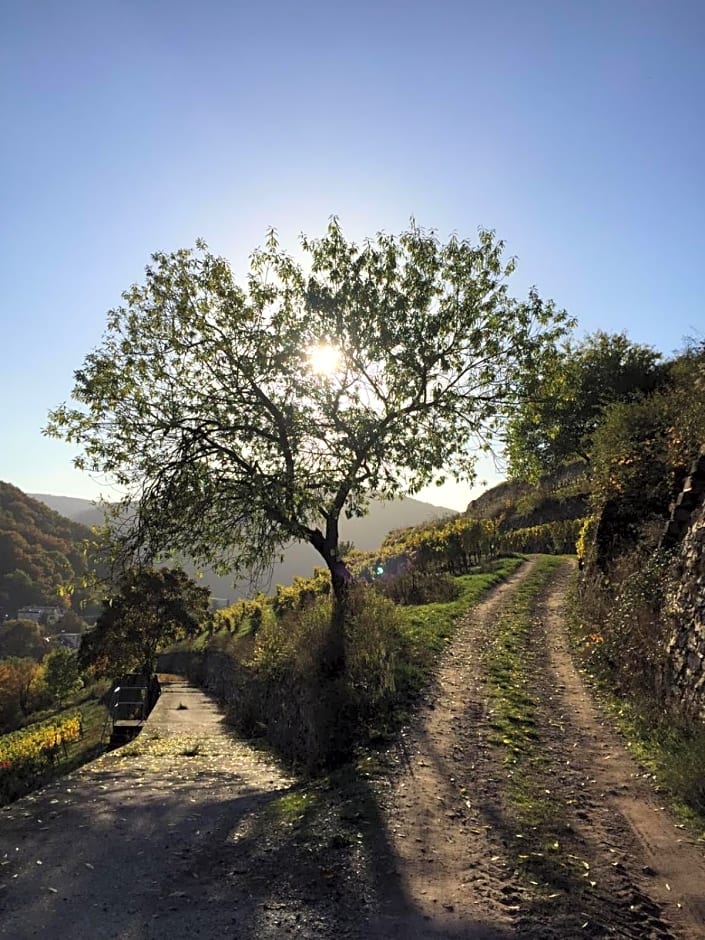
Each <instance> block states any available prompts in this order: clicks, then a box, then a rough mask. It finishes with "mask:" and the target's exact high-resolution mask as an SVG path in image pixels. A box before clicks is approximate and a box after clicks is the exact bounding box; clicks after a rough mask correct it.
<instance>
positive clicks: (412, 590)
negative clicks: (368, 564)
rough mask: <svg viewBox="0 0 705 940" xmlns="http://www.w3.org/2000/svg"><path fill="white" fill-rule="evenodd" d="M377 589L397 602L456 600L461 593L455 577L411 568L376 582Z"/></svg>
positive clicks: (420, 602) (426, 602) (422, 602)
mask: <svg viewBox="0 0 705 940" xmlns="http://www.w3.org/2000/svg"><path fill="white" fill-rule="evenodd" d="M375 587H376V588H377V590H378V591H379V592H380V593H381V594H383V595H384V596H385V597H387V598H389V599H390V600H391V601H393V602H394V603H395V604H402V605H407V604H433V603H446V602H448V601H454V600H455V599H456V598H457V597H458V595H459V594H460V588H459V587H458V583H457V581H456V580H455V578H452V577H451V576H450V575H449V574H444V573H442V572H430V571H419V570H418V569H417V568H410V569H408V570H406V571H404V572H402V573H401V574H399V575H397V576H396V577H392V578H388V579H384V580H379V581H377V582H375Z"/></svg>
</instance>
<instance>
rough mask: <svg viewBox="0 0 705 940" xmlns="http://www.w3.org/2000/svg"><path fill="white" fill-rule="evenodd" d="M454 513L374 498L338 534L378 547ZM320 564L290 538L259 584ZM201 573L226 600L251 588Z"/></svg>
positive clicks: (68, 500) (59, 505)
mask: <svg viewBox="0 0 705 940" xmlns="http://www.w3.org/2000/svg"><path fill="white" fill-rule="evenodd" d="M32 498H33V499H36V500H39V501H41V502H43V503H44V504H45V505H47V506H49V507H50V508H51V509H53V510H55V511H56V512H59V513H61V515H63V516H65V517H66V518H67V519H71V520H73V521H75V522H80V523H82V524H83V525H87V526H92V525H101V524H102V522H103V511H102V509H101V508H100V506H99V505H96V504H95V503H94V502H92V501H91V500H88V499H79V498H76V497H73V496H54V495H50V494H47V493H35V494H33V495H32ZM455 515H457V513H456V512H455V511H454V510H452V509H447V508H445V507H442V506H434V505H433V504H431V503H424V502H422V501H421V500H418V499H412V498H411V497H404V498H402V499H398V500H392V501H389V502H382V501H379V500H376V501H373V502H372V503H371V505H370V510H369V512H368V513H367V515H366V516H363V517H362V518H360V519H341V522H340V537H341V539H344V540H345V541H350V542H353V543H354V545H355V547H356V548H359V549H361V550H372V549H375V548H379V546H380V545H381V544H382V542H383V541H384V538H385V536H386V535H387V534H388V533H389V532H392V531H394V530H395V529H406V528H409V527H410V526H415V525H420V524H421V523H424V522H430V521H432V520H434V519H442V518H445V517H449V516H455ZM322 565H323V559H322V558H321V557H320V555H319V554H318V552H316V551H315V549H314V548H312V547H311V546H310V545H307V544H304V543H301V542H292V543H291V544H290V545H289V546H288V547H287V548H286V549H285V552H284V560H283V561H282V562H281V563H277V564H275V565H274V566H273V569H272V575H271V578H268V579H267V581H266V583H263V584H262V585H261V588H262V590H264V591H265V592H269V591H270V590H273V589H274V587H275V586H276V585H277V584H284V585H286V584H291V582H292V581H293V580H294V577H296V576H297V575H300V576H302V577H307V576H308V575H310V574H312V573H313V569H314V568H315V567H319V566H322ZM185 567H186V570H187V571H190V572H191V573H195V572H196V571H197V569H196V568H195V567H194V566H193V565H186V566H185ZM202 577H203V582H204V583H205V584H207V585H208V587H209V588H210V590H211V592H212V593H213V594H214V595H215V596H216V597H221V598H226V599H227V600H228V601H233V600H235V599H237V598H238V597H244V596H246V595H247V594H248V593H250V590H251V589H250V585H249V583H241V584H240V585H239V586H238V587H234V586H233V581H232V578H230V577H221V576H219V575H217V574H215V572H213V571H211V570H210V569H202Z"/></svg>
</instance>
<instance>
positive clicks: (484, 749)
mask: <svg viewBox="0 0 705 940" xmlns="http://www.w3.org/2000/svg"><path fill="white" fill-rule="evenodd" d="M535 565H536V562H535V560H531V561H529V563H528V564H527V565H525V566H523V568H522V569H520V571H519V572H517V574H515V575H514V577H513V578H511V579H510V580H509V581H508V582H506V583H505V584H504V585H502V586H501V587H500V588H498V589H497V590H496V591H494V592H493V593H492V594H491V596H490V597H489V598H488V599H487V600H486V601H485V602H484V603H482V604H480V605H479V606H478V607H476V608H474V609H473V610H472V611H470V612H469V613H468V614H467V615H466V617H465V618H464V619H463V621H462V622H461V624H460V625H459V627H458V630H457V632H456V635H455V637H454V639H453V641H452V643H451V644H450V646H449V648H448V650H447V651H446V653H445V654H444V656H443V658H442V661H441V664H440V667H439V672H438V678H437V681H436V683H435V685H434V687H433V689H432V690H431V691H430V693H429V695H428V698H427V702H426V705H425V707H424V708H423V709H422V710H421V712H420V714H419V715H418V716H417V719H416V721H415V722H414V723H413V725H412V727H411V728H410V729H409V730H408V731H407V732H406V734H405V735H404V736H403V740H402V745H401V748H400V750H399V752H398V754H397V766H396V768H395V771H394V773H393V774H392V780H391V785H390V789H389V791H388V792H387V793H386V794H384V795H383V797H382V800H381V803H382V814H381V816H382V819H383V820H384V821H385V826H386V837H387V839H388V843H387V844H388V847H389V848H390V849H391V852H392V856H393V857H394V859H395V865H396V871H395V872H394V874H395V875H396V876H397V877H398V880H399V884H400V886H401V889H402V896H403V904H402V905H401V907H402V908H403V909H402V910H399V909H396V910H395V907H394V904H393V903H392V902H391V901H390V900H389V897H388V901H387V905H386V907H385V905H384V904H383V905H382V915H381V917H380V919H379V921H378V924H377V928H376V929H375V930H373V931H372V932H371V934H370V935H371V936H375V937H378V938H394V937H398V938H410V940H415V938H438V940H440V938H447V940H451V938H509V937H516V938H520V940H573V938H576V940H577V938H581V937H591V938H603V937H604V938H607V937H622V938H624V940H675V938H678V940H697V938H700V940H703V938H705V917H703V907H702V905H703V892H704V889H705V867H704V866H703V857H702V856H703V852H702V848H698V847H697V846H696V845H694V844H690V843H689V840H688V839H687V837H686V835H685V833H684V832H683V830H681V829H678V828H676V826H675V824H674V822H673V820H672V819H670V817H669V816H668V814H667V813H666V812H665V811H664V810H663V809H662V808H661V807H660V805H659V803H658V800H657V798H656V794H655V793H654V791H653V789H652V788H650V787H649V786H648V784H647V783H646V782H645V781H644V779H643V776H642V775H640V770H639V768H638V767H637V766H636V764H635V763H634V761H633V760H632V758H631V756H630V755H629V753H628V752H627V750H626V747H625V745H624V743H623V742H622V741H621V739H620V738H619V737H618V736H617V735H616V734H615V733H614V732H613V731H612V730H611V728H610V727H609V724H608V723H607V722H606V721H605V719H604V718H603V717H602V716H601V714H600V711H599V708H598V707H597V706H596V705H595V704H593V702H592V700H591V698H590V695H589V693H588V691H587V690H586V688H585V687H584V685H583V683H582V680H581V679H580V676H579V674H578V673H577V671H576V669H575V667H574V665H573V663H572V659H571V657H570V651H569V644H568V638H567V632H566V629H565V623H564V616H563V605H564V602H565V595H566V589H567V586H568V584H569V582H570V580H571V578H572V572H573V569H574V565H572V564H571V563H570V562H566V563H565V564H564V565H562V566H561V567H560V568H559V569H558V570H557V572H556V573H555V574H554V576H553V578H552V580H551V583H550V585H549V587H548V588H547V589H546V590H545V591H544V593H543V596H539V597H537V598H536V601H535V604H534V614H535V615H536V616H535V618H534V626H533V630H532V632H531V634H530V638H529V640H528V642H527V646H526V649H525V650H524V653H523V656H524V663H523V667H524V671H525V672H526V675H527V676H528V677H529V678H528V685H527V692H528V693H529V694H530V695H531V697H532V698H533V701H534V705H535V709H536V718H537V721H536V733H535V739H534V741H533V744H532V748H531V754H530V755H528V758H527V759H525V760H524V761H523V762H520V764H519V765H518V769H516V768H513V766H512V763H511V762H506V761H505V758H507V752H506V750H505V751H503V749H502V748H501V747H499V746H496V745H495V744H493V743H492V742H493V741H496V740H497V735H496V732H494V733H493V720H494V719H493V707H494V705H493V698H492V691H491V688H490V685H489V680H488V676H487V674H486V663H487V656H488V654H489V653H491V647H492V643H493V640H494V635H495V628H496V625H497V623H498V620H499V618H500V616H501V614H502V611H503V610H504V609H505V608H506V607H507V606H508V605H510V604H511V602H512V598H513V595H514V593H515V591H516V590H517V588H518V587H519V586H520V585H521V584H522V582H523V581H525V579H526V578H528V577H529V575H530V574H531V573H532V571H533V570H534V569H535ZM515 773H519V774H523V775H525V777H526V778H527V779H528V780H529V781H530V788H529V789H530V790H532V791H535V793H536V794H537V796H538V802H539V803H541V801H542V800H543V801H544V802H543V804H542V807H539V815H540V811H541V808H542V809H543V812H544V817H545V818H544V819H543V820H542V821H541V822H540V824H539V825H537V826H534V827H531V829H532V831H526V830H525V829H524V831H522V827H523V826H525V823H524V821H523V820H522V809H521V807H518V806H517V805H514V804H513V803H512V799H513V797H512V786H511V783H512V775H513V774H515ZM541 840H543V842H542V841H541ZM547 846H549V847H550V848H554V847H555V852H552V851H548V850H547V851H533V850H535V849H546V847H547ZM667 885H668V886H667ZM381 893H382V895H384V892H383V891H382V892H381Z"/></svg>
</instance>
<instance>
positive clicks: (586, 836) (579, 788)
mask: <svg viewBox="0 0 705 940" xmlns="http://www.w3.org/2000/svg"><path fill="white" fill-rule="evenodd" d="M531 572H532V564H531V563H530V564H528V565H526V566H524V568H522V569H521V570H520V571H519V572H518V573H517V574H516V575H515V576H514V577H513V578H512V579H511V580H510V581H509V582H507V584H505V585H503V586H501V587H500V588H499V589H497V590H496V591H494V592H493V593H492V595H491V596H489V598H488V599H487V600H486V601H485V602H484V603H483V604H481V605H480V606H479V607H478V608H476V609H475V610H474V611H473V612H472V613H471V614H469V615H468V616H467V617H466V619H465V621H464V622H463V624H462V625H461V627H460V629H459V631H458V633H457V635H456V637H455V639H454V641H453V643H452V644H450V645H449V648H448V650H447V652H446V654H445V655H444V657H443V660H442V662H441V665H440V669H439V674H438V681H437V683H436V685H435V687H434V688H433V689H432V690H431V691H430V692H429V695H428V700H427V703H426V705H425V707H424V708H423V709H422V711H421V713H420V714H419V716H418V719H417V720H416V721H415V723H414V725H413V727H412V728H410V729H408V731H407V732H406V733H405V734H404V735H403V736H402V740H401V742H400V745H399V746H398V747H396V748H394V749H393V750H392V751H391V753H390V755H389V758H388V761H387V763H385V764H383V766H384V767H386V773H383V774H380V773H379V767H377V772H375V773H371V774H370V776H369V778H366V777H365V776H364V775H362V776H361V777H360V778H358V779H357V780H356V781H355V782H354V783H351V782H350V781H346V782H344V784H343V786H342V787H338V786H335V787H333V786H329V785H326V784H319V785H316V786H312V785H310V784H309V785H305V784H303V783H301V782H300V781H296V780H295V779H294V778H293V777H290V776H288V775H286V774H285V773H283V772H282V771H281V770H280V769H278V768H277V767H276V766H275V765H274V764H273V763H272V762H271V761H269V760H267V759H265V758H264V757H263V756H262V755H261V754H258V753H257V752H256V751H254V750H253V749H251V748H250V747H249V746H247V745H245V744H243V743H242V742H239V741H237V740H236V739H235V738H234V737H233V736H232V735H231V734H230V733H229V731H228V729H227V726H226V725H225V724H224V723H223V720H222V716H221V715H220V713H219V711H218V709H217V708H216V707H215V705H214V704H213V703H212V702H211V701H210V700H209V699H208V698H207V696H205V695H203V694H202V693H201V692H199V691H197V690H195V689H192V688H190V687H189V686H188V685H186V684H185V683H184V682H182V681H180V680H176V681H172V682H171V683H169V684H167V685H166V686H165V691H164V694H163V695H162V698H161V699H160V701H159V703H158V705H157V708H156V709H155V711H154V713H153V716H152V718H151V719H150V723H149V728H148V730H147V731H146V732H144V733H143V735H142V736H141V737H140V738H139V739H138V740H137V741H136V742H134V743H133V744H131V745H129V746H128V747H126V748H123V749H121V750H120V751H116V752H113V753H111V754H108V755H105V756H103V757H102V758H100V759H99V760H98V761H96V762H94V763H93V764H90V765H87V766H86V767H84V768H82V769H81V770H80V771H78V772H77V773H75V774H73V775H71V776H70V777H67V778H65V779H64V780H62V781H60V782H58V783H56V784H54V785H52V786H51V787H48V788H47V789H45V790H44V791H41V792H39V793H36V794H33V795H31V796H29V797H27V798H25V799H23V800H20V801H18V802H17V803H14V804H12V805H11V806H9V807H5V808H4V810H2V811H0V937H7V938H12V940H25V938H30V937H41V938H50V940H63V938H67V940H68V938H72V940H74V938H83V937H86V938H91V940H102V938H126V940H137V938H139V940H160V938H170V940H180V938H186V937H189V938H191V937H204V938H209V937H218V938H252V940H270V938H275V937H277V938H278V937H282V936H296V937H302V938H334V937H335V938H339V937H340V938H344V937H349V938H363V937H364V938H367V937H376V938H387V937H388V938H394V937H398V938H410V940H414V938H419V940H420V938H437V940H440V938H447V940H452V938H487V940H489V938H494V940H501V938H504V940H506V938H510V937H513V938H514V937H516V938H527V940H539V938H541V940H551V938H555V940H559V938H560V940H571V938H579V937H611V936H615V937H623V938H632V940H648V938H681V940H695V938H705V910H704V908H703V897H704V896H705V862H704V859H703V852H704V848H703V846H702V845H701V844H700V845H698V844H695V842H694V840H692V839H689V838H688V837H687V836H686V834H685V832H684V830H682V829H679V828H676V826H675V824H674V822H673V820H671V819H670V818H669V816H668V814H667V813H666V811H665V810H663V809H662V808H661V807H660V805H659V801H658V796H657V794H656V793H655V792H654V791H653V789H652V787H651V786H650V785H649V783H648V781H647V780H646V779H645V777H644V775H643V774H642V772H641V771H640V769H639V768H638V767H637V766H636V765H635V764H634V763H633V762H632V760H631V757H630V756H629V754H628V752H627V751H626V749H625V747H624V745H623V744H622V742H621V741H620V740H619V739H618V738H617V737H616V736H615V735H614V734H613V732H612V731H611V730H610V728H609V727H608V725H607V724H606V723H605V722H604V720H603V719H602V717H601V716H600V713H599V711H598V710H597V709H596V707H595V706H594V705H593V704H592V702H591V700H590V698H589V696H588V695H587V693H586V691H585V689H584V688H583V686H582V682H581V679H580V677H579V676H578V674H577V673H576V671H575V669H574V667H573V665H572V663H571V661H570V657H569V654H568V647H567V640H566V637H565V633H564V628H563V622H562V616H561V602H562V598H563V595H564V589H565V584H566V579H567V578H568V576H569V574H570V570H569V566H568V565H565V566H563V567H562V568H561V569H560V570H559V571H558V574H557V576H556V577H555V578H554V580H553V582H552V583H551V585H550V587H549V589H548V590H547V592H546V593H545V595H544V596H543V599H542V601H541V602H540V604H539V605H538V607H537V610H536V614H537V617H536V619H535V621H534V629H533V631H532V633H531V637H530V640H529V642H528V645H527V648H526V650H525V651H524V653H523V655H524V657H525V659H526V663H527V674H528V675H529V682H528V685H529V688H528V689H527V694H530V695H531V696H532V697H533V700H534V701H535V702H536V703H537V704H536V709H537V714H538V715H539V717H540V720H539V721H538V722H537V727H536V735H535V741H534V745H535V759H533V758H532V760H531V761H530V762H529V763H527V764H526V765H525V767H524V768H523V770H522V773H525V774H526V775H528V776H530V777H531V781H532V785H534V784H535V785H536V787H538V788H539V789H538V792H541V793H543V792H544V791H545V793H546V794H548V795H547V796H546V806H548V807H549V808H550V813H548V814H545V816H546V818H544V819H543V820H542V821H541V824H540V826H539V827H535V829H536V831H532V832H522V831H520V826H521V825H522V821H521V820H522V818H523V817H522V816H521V812H520V809H521V808H520V807H517V805H515V803H512V801H511V799H509V797H508V795H507V794H508V793H509V792H510V789H511V788H510V787H509V786H508V783H509V777H510V775H511V773H512V772H513V771H512V770H511V769H508V767H507V765H506V763H505V762H504V760H503V758H502V752H501V749H500V748H498V747H497V746H496V745H495V743H494V739H493V707H494V706H493V702H492V696H491V690H490V689H489V686H488V679H487V673H486V656H487V653H488V650H490V648H491V645H492V643H493V640H494V637H495V632H496V624H497V620H498V617H499V615H500V613H501V611H502V610H503V609H504V607H505V606H506V605H507V604H508V603H510V602H511V599H512V597H513V596H514V594H515V593H516V591H517V589H518V587H519V586H520V585H521V584H522V583H524V582H525V580H526V579H527V578H528V577H531ZM372 764H375V761H373V762H372ZM541 827H543V828H541ZM539 829H540V830H541V831H540V832H539ZM544 829H545V832H544ZM549 832H550V839H551V840H553V839H554V837H555V842H553V841H552V842H551V843H550V844H551V846H553V845H554V844H555V846H557V847H556V848H555V850H553V849H551V852H552V853H553V854H551V858H550V859H549V858H547V857H545V856H544V853H537V852H534V851H533V849H534V848H535V844H536V840H537V838H538V837H539V835H541V837H543V836H544V835H545V833H549ZM522 839H525V840H527V845H531V847H532V851H531V852H525V851H523V850H522ZM549 854H550V853H549Z"/></svg>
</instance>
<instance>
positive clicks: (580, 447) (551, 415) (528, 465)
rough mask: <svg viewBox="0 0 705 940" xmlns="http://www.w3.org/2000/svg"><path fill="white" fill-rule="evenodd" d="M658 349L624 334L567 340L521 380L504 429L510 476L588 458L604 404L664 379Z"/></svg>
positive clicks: (627, 398)
mask: <svg viewBox="0 0 705 940" xmlns="http://www.w3.org/2000/svg"><path fill="white" fill-rule="evenodd" d="M660 359H661V355H660V353H658V352H656V351H655V350H654V349H651V348H650V347H649V346H642V345H640V344H638V343H632V342H631V341H630V340H629V339H628V338H627V336H626V335H625V334H624V333H615V334H609V333H605V332H602V331H597V332H596V333H593V334H590V335H588V336H586V337H585V338H584V339H582V340H580V341H577V342H576V341H574V340H571V339H567V340H566V341H565V342H564V343H563V344H562V345H560V346H557V347H556V348H555V350H554V351H553V352H552V354H551V355H548V356H546V357H545V358H544V360H543V362H542V364H541V366H540V367H539V368H537V369H535V370H528V371H526V372H524V373H523V374H522V378H523V381H524V383H525V385H524V388H523V394H522V395H521V396H520V399H519V403H518V407H517V408H516V409H515V410H514V412H513V414H512V415H511V417H510V419H509V422H508V425H507V433H506V452H507V457H508V459H509V471H510V475H511V476H513V477H518V478H528V479H535V478H537V477H538V476H539V475H540V474H541V473H545V472H548V471H551V470H555V469H556V468H558V467H560V466H561V465H562V464H564V463H566V462H567V461H569V460H575V459H576V458H582V459H583V460H585V461H589V455H590V449H591V442H592V437H593V434H594V433H595V429H596V428H597V426H598V425H599V423H600V421H601V419H602V416H603V414H604V411H605V408H606V407H607V406H608V405H611V404H614V403H616V402H622V401H630V400H633V399H635V398H637V397H638V396H639V395H641V394H644V393H648V392H651V391H653V390H654V389H655V388H656V387H657V386H658V385H659V384H660V383H661V382H663V381H665V380H666V371H665V370H664V369H663V368H662V367H661V366H660Z"/></svg>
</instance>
